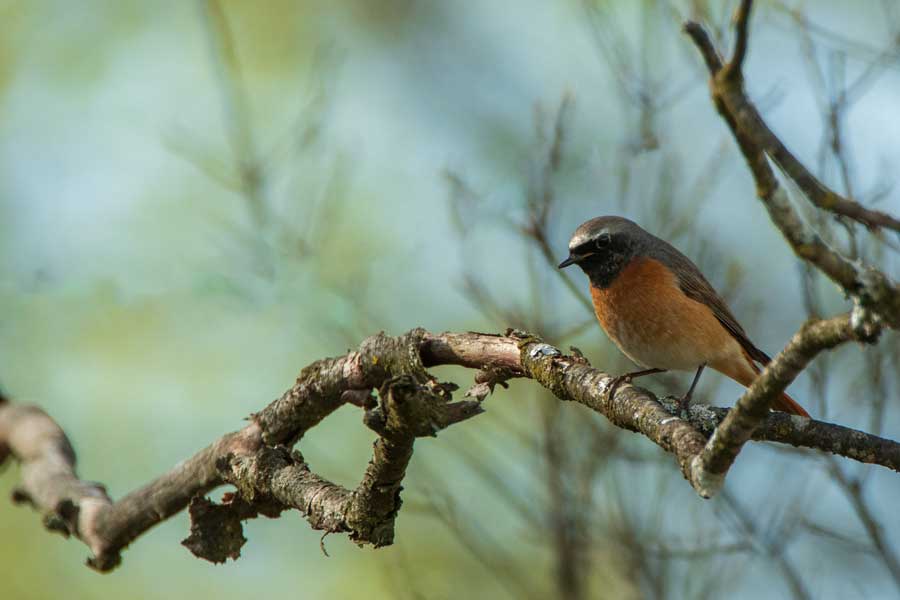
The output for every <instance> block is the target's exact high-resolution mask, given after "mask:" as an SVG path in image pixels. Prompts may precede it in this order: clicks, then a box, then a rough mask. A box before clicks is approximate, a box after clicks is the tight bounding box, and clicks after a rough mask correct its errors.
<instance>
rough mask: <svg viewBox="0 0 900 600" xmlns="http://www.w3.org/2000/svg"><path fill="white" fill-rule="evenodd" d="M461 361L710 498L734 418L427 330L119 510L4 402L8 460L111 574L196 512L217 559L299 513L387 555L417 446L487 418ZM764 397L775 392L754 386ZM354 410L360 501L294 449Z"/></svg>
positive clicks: (211, 450) (892, 455) (877, 460)
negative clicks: (655, 453) (165, 527)
mask: <svg viewBox="0 0 900 600" xmlns="http://www.w3.org/2000/svg"><path fill="white" fill-rule="evenodd" d="M447 364H449V365H460V366H463V367H467V368H471V369H476V370H477V373H476V380H477V382H476V384H475V386H474V387H473V389H472V390H471V392H472V393H471V394H470V395H473V396H475V397H483V396H484V395H485V394H486V393H487V392H488V391H489V389H490V388H492V387H493V385H494V384H495V383H500V382H502V381H504V380H505V379H508V378H511V377H522V378H530V379H533V380H535V381H536V382H537V383H539V384H540V385H542V386H543V387H545V388H547V389H548V390H550V391H552V392H553V393H554V394H555V395H556V396H557V397H559V398H560V399H562V400H567V401H573V402H577V403H579V404H582V405H584V406H586V407H588V408H590V409H592V410H594V411H596V412H598V413H600V414H603V415H604V416H606V417H607V418H608V419H609V420H610V421H611V422H612V423H614V424H615V425H617V426H619V427H622V428H625V429H629V430H631V431H635V432H637V433H640V434H642V435H644V436H645V437H647V438H648V439H650V440H651V441H652V442H654V443H655V444H657V445H658V446H660V447H661V448H662V449H663V450H665V451H667V452H669V453H671V454H673V456H674V457H675V459H676V462H677V464H678V465H679V467H680V469H681V471H682V473H683V474H684V476H685V477H686V478H687V479H688V480H689V481H690V482H691V484H692V485H694V487H695V488H698V489H699V486H698V483H697V481H696V479H695V477H694V474H693V472H692V468H691V467H692V464H693V461H694V460H695V458H696V457H697V456H699V455H700V454H701V453H702V452H703V451H704V447H705V444H706V442H707V438H708V437H709V435H710V432H711V431H712V430H713V429H715V427H716V426H717V425H718V423H719V422H720V421H723V420H727V419H728V418H729V417H728V413H727V411H725V409H703V410H701V409H700V408H694V409H692V410H691V413H690V415H685V418H684V419H683V418H681V417H679V416H676V415H674V414H673V411H674V410H677V409H675V408H674V407H673V406H671V405H667V404H661V403H660V401H658V400H657V398H656V397H655V396H653V395H652V394H651V393H649V392H647V391H646V390H643V389H641V388H637V387H634V386H632V385H631V384H624V385H620V386H617V387H616V388H615V390H612V389H611V387H612V386H611V384H612V378H611V377H610V376H609V375H608V374H606V373H604V372H602V371H599V370H597V369H594V368H592V367H590V366H589V365H588V364H587V362H586V361H585V360H584V358H582V357H580V356H566V355H564V354H562V353H561V352H560V351H559V350H558V349H557V348H554V347H553V346H550V345H548V344H546V343H544V342H543V341H541V340H540V339H539V338H536V337H534V336H531V335H527V334H524V333H521V332H508V333H507V335H489V334H480V333H443V334H431V333H428V332H426V331H424V330H422V329H415V330H412V331H410V332H409V333H407V334H405V335H401V336H398V337H390V336H386V335H384V334H380V335H377V336H373V337H371V338H368V339H367V340H365V341H364V342H363V343H362V344H361V345H360V347H359V349H358V350H356V351H354V352H350V353H348V354H346V355H344V356H341V357H337V358H328V359H323V360H319V361H316V362H314V363H312V364H311V365H309V366H308V367H306V368H305V369H303V371H302V372H301V374H300V376H299V378H298V379H297V382H296V383H295V385H294V386H292V387H291V388H290V389H289V390H288V391H287V392H285V393H284V394H283V395H282V396H281V397H280V398H278V399H277V400H275V401H274V402H272V403H271V404H270V405H269V406H267V407H266V408H265V409H263V410H262V411H260V412H259V413H256V414H255V415H252V417H251V423H250V424H249V425H248V426H247V427H245V428H244V429H242V430H241V431H238V432H235V433H230V434H227V435H225V436H223V437H222V438H220V439H219V440H217V441H216V442H214V443H213V444H211V445H210V446H208V447H207V448H205V449H203V450H201V451H200V452H198V453H197V454H196V455H194V456H193V457H191V458H190V459H188V460H186V461H184V462H183V463H181V464H179V465H178V466H177V467H175V468H174V469H173V470H171V471H169V472H168V473H165V474H164V475H162V476H160V477H158V478H157V479H156V480H154V481H152V482H151V483H149V484H148V485H146V486H144V487H142V488H140V489H138V490H135V491H133V492H131V493H130V494H128V495H126V496H125V497H123V498H122V499H120V500H118V501H116V502H113V501H112V500H111V499H110V498H109V497H108V496H107V494H106V492H105V491H104V489H103V487H102V486H101V485H99V484H96V483H90V482H86V481H82V480H80V479H79V478H78V476H77V475H76V471H75V453H74V451H73V450H72V446H71V444H70V443H69V440H68V438H67V437H66V435H65V433H64V432H63V431H62V429H61V428H60V427H59V426H58V425H56V423H55V422H54V421H53V420H52V419H51V418H50V417H49V416H48V415H47V414H45V413H44V412H43V411H41V410H40V409H38V408H35V407H28V406H20V405H16V404H11V403H5V402H3V401H0V460H3V459H4V458H6V457H7V456H12V457H14V458H15V459H17V460H19V461H20V462H21V463H22V486H21V489H20V490H19V491H18V492H17V493H16V494H15V497H16V499H18V500H27V501H29V502H30V503H31V504H32V505H33V506H34V507H35V508H36V509H37V510H39V511H40V512H42V513H43V514H44V516H45V523H46V525H47V527H48V528H50V529H51V530H53V531H58V532H61V533H63V534H65V535H74V536H76V537H77V538H78V539H80V540H82V541H83V542H84V543H85V544H86V545H87V546H88V548H89V549H90V551H91V553H92V555H93V556H92V557H91V559H90V560H89V561H88V563H89V565H91V566H92V567H94V568H96V569H98V570H100V571H108V570H110V569H112V568H114V567H115V566H116V565H117V564H118V563H119V560H120V553H121V551H122V550H123V549H124V548H125V547H126V546H127V545H128V544H129V543H130V542H132V541H133V540H135V539H136V538H137V537H138V536H140V535H141V534H143V533H144V532H145V531H147V530H148V529H150V528H151V527H152V526H153V525H155V524H157V523H159V522H160V521H162V520H165V519H167V518H169V517H170V516H172V515H174V514H175V513H177V512H179V511H181V510H183V509H184V508H186V507H188V506H189V505H190V514H191V520H192V526H191V535H190V536H189V537H188V538H187V539H186V540H185V542H184V544H185V545H186V546H187V547H188V548H190V549H191V551H192V552H194V553H195V554H196V555H198V556H201V557H203V558H206V559H208V560H213V561H224V560H225V559H227V558H229V557H230V558H237V557H238V556H239V555H240V549H241V547H242V545H243V544H244V542H245V541H246V540H245V539H244V536H243V530H242V525H241V523H242V521H244V520H246V519H250V518H254V517H257V516H259V515H263V516H267V517H276V516H278V515H279V514H281V512H283V511H284V510H288V509H293V510H297V511H299V512H300V513H301V514H302V515H303V516H304V517H305V518H306V519H307V521H308V522H309V523H310V525H311V526H312V527H313V528H314V529H317V530H320V531H323V532H325V533H326V534H327V533H346V534H348V535H349V536H350V538H351V539H353V540H354V541H356V542H357V543H359V544H369V545H372V546H375V547H378V546H384V545H387V544H390V543H392V541H393V537H394V523H395V520H396V517H397V514H398V511H399V510H400V506H401V500H400V490H401V483H402V481H403V478H404V476H405V473H406V468H407V465H408V464H409V461H410V459H411V457H412V454H413V445H414V442H415V439H416V438H419V437H427V436H433V435H434V434H435V433H436V432H438V431H440V430H441V429H443V428H445V427H448V426H449V425H452V424H454V423H457V422H460V421H463V420H466V419H468V418H471V417H472V416H475V415H477V414H479V413H480V412H481V411H482V408H481V403H480V402H479V401H476V400H463V401H456V402H454V401H453V400H452V392H453V391H454V389H455V386H452V385H450V384H444V383H440V382H438V381H437V380H436V379H435V378H433V377H432V376H431V375H430V374H429V373H428V371H427V370H426V369H427V367H431V366H436V365H447ZM764 377H765V376H764ZM763 385H769V384H763ZM485 386H487V388H488V389H485ZM373 389H377V390H378V392H379V393H378V401H377V402H375V399H374V398H372V397H371V396H370V395H369V392H370V391H371V390H373ZM766 389H768V388H766ZM750 393H761V392H753V390H752V388H751V391H750V392H748V394H750ZM344 403H350V404H355V405H358V406H361V407H362V410H363V421H364V423H365V424H366V425H367V426H368V427H369V428H370V429H372V430H373V431H375V432H376V433H377V434H378V439H377V440H376V442H375V444H374V448H373V456H372V460H371V461H370V463H369V466H368V468H367V469H366V471H365V473H364V474H363V477H362V479H361V481H360V483H359V485H358V486H357V487H356V488H355V489H353V490H348V489H346V488H344V487H341V486H339V485H336V484H334V483H332V482H329V481H327V480H326V479H324V478H322V477H321V476H319V475H317V474H316V473H315V472H313V471H312V470H311V468H310V466H309V465H308V464H307V463H306V462H305V460H304V459H303V456H302V455H301V454H300V453H299V452H296V451H292V450H291V449H290V447H291V446H292V445H293V444H294V443H295V442H296V441H297V440H299V439H300V438H301V437H302V436H303V434H304V433H305V432H306V431H307V430H308V429H310V428H312V427H314V426H315V425H317V424H318V423H319V422H321V421H322V419H324V418H325V417H327V416H328V415H329V414H331V413H332V412H333V411H334V410H336V409H337V408H338V407H339V406H341V405H343V404H344ZM667 407H668V408H667ZM704 410H705V412H704ZM733 412H736V411H733ZM753 436H754V438H755V439H760V440H768V441H776V442H782V443H787V444H792V445H795V446H801V447H808V448H815V449H819V450H822V451H825V452H830V453H833V454H837V455H841V456H846V457H848V458H852V459H854V460H858V461H861V462H867V463H873V464H879V465H882V466H885V467H887V468H889V469H892V470H894V471H898V470H900V444H897V443H896V442H893V441H891V440H887V439H883V438H879V437H877V436H874V435H870V434H867V433H864V432H861V431H856V430H853V429H849V428H845V427H840V426H837V425H832V424H829V423H824V422H819V421H814V420H809V419H802V418H799V417H789V416H787V415H782V414H777V413H771V414H767V415H764V419H763V420H762V423H761V424H760V426H759V427H757V428H755V429H754V431H753ZM224 484H231V485H233V486H234V487H235V489H236V491H235V492H233V493H227V494H225V497H224V498H223V500H222V502H221V503H219V504H216V503H213V502H211V501H209V500H207V499H205V498H204V495H205V494H207V493H208V492H210V491H211V490H212V489H214V488H216V487H218V486H221V485H224Z"/></svg>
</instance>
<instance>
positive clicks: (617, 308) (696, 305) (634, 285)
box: [591, 258, 743, 370]
mask: <svg viewBox="0 0 900 600" xmlns="http://www.w3.org/2000/svg"><path fill="white" fill-rule="evenodd" d="M591 296H592V298H593V300H594V311H595V312H596V314H597V320H599V321H600V325H601V326H603V329H604V330H605V331H606V333H607V335H609V337H610V339H612V341H613V342H614V343H615V344H616V346H618V347H619V349H620V350H621V351H622V352H623V353H624V354H625V355H626V356H628V358H630V359H631V360H633V361H634V362H636V363H637V364H639V365H641V366H644V367H650V368H659V369H680V370H690V369H695V368H697V367H698V366H700V365H701V364H703V363H708V364H713V363H721V362H722V361H724V360H730V359H732V358H733V357H738V358H739V359H741V360H742V361H743V358H742V351H741V348H740V345H739V344H738V343H737V341H736V340H735V339H734V338H733V337H732V336H731V334H729V333H728V332H727V331H726V330H725V328H724V327H723V326H722V324H721V323H719V321H718V319H716V317H715V316H714V315H713V313H712V310H711V309H710V308H709V307H708V306H706V305H705V304H702V303H700V302H697V301H695V300H692V299H690V298H688V297H687V296H686V295H685V294H684V292H682V291H681V288H680V287H679V286H678V280H677V278H676V277H675V275H674V274H672V272H671V271H669V269H668V268H667V267H665V266H664V265H663V264H662V263H660V262H659V261H657V260H654V259H650V258H636V259H634V260H632V261H631V262H630V263H629V264H628V265H627V266H626V267H625V268H624V269H623V270H622V272H621V273H619V275H618V277H616V279H615V280H613V282H612V284H611V285H610V286H609V287H607V288H605V289H600V288H595V287H593V286H591Z"/></svg>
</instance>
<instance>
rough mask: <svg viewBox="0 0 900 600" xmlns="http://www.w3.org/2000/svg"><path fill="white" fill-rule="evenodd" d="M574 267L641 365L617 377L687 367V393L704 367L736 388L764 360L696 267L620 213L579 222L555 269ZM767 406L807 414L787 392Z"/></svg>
mask: <svg viewBox="0 0 900 600" xmlns="http://www.w3.org/2000/svg"><path fill="white" fill-rule="evenodd" d="M569 265H578V266H579V267H581V270H582V271H584V272H585V274H586V275H587V276H588V278H589V279H590V287H591V297H592V298H593V301H594V312H595V313H596V315H597V320H598V321H600V325H601V326H602V327H603V329H604V331H606V334H607V335H608V336H609V338H610V339H611V340H612V341H613V342H614V343H615V344H616V346H618V347H619V350H621V351H622V353H623V354H625V356H627V357H628V358H630V359H631V360H632V361H634V362H635V363H637V364H638V365H640V366H641V367H643V368H644V370H643V371H635V372H633V373H627V374H625V375H623V376H621V377H619V378H617V380H620V381H621V380H626V381H630V380H631V379H633V378H635V377H640V376H642V375H649V374H652V373H661V372H664V371H668V370H670V369H671V370H683V371H687V370H694V369H696V374H695V375H694V381H693V383H691V387H690V389H689V390H688V392H687V394H685V396H684V398H683V399H682V403H683V405H685V406H686V405H687V403H688V402H690V397H691V394H692V393H693V391H694V387H695V386H696V385H697V381H698V380H699V379H700V374H701V373H702V372H703V369H704V367H706V366H709V367H711V368H713V369H715V370H716V371H718V372H720V373H722V374H724V375H727V376H728V377H730V378H731V379H734V380H735V381H737V382H738V383H740V384H741V385H743V386H749V385H750V384H751V383H752V382H753V380H754V379H755V378H756V376H757V375H758V374H759V372H760V368H759V367H758V366H757V364H756V363H759V364H761V365H766V364H767V363H768V362H769V361H770V360H771V358H769V356H768V355H767V354H766V353H765V352H763V351H762V350H760V349H759V348H757V347H756V346H755V345H754V344H753V342H751V341H750V339H749V338H748V337H747V334H746V333H745V332H744V328H743V327H741V325H740V323H738V322H737V319H735V318H734V315H732V314H731V311H730V310H728V307H727V306H726V305H725V302H724V301H723V300H722V298H721V297H720V296H719V295H718V294H717V293H716V291H715V290H714V289H713V287H712V286H711V285H710V284H709V282H708V281H707V280H706V278H705V277H703V274H702V273H701V272H700V269H698V268H697V266H696V265H695V264H694V263H692V262H691V261H690V259H689V258H687V257H686V256H685V255H684V254H682V253H681V252H679V251H678V250H676V249H675V248H674V247H673V246H672V245H671V244H669V243H668V242H666V241H664V240H661V239H659V238H658V237H656V236H654V235H652V234H650V233H648V232H646V231H644V230H643V229H641V228H640V227H639V226H638V225H637V223H634V222H632V221H629V220H628V219H625V218H622V217H614V216H609V217H597V218H596V219H591V220H590V221H587V222H585V223H582V224H581V225H580V226H579V227H578V229H576V230H575V233H574V234H573V235H572V239H571V240H570V241H569V257H568V258H566V260H564V261H562V262H561V263H560V264H559V268H560V269H562V268H565V267H568V266H569ZM772 408H773V409H775V410H780V411H783V412H786V413H790V414H794V415H802V416H804V417H808V416H809V414H808V413H807V412H806V411H805V410H803V407H802V406H800V405H799V404H797V403H796V402H795V401H794V400H793V399H792V398H791V397H790V396H788V395H787V394H782V395H781V396H780V397H779V398H776V399H775V400H774V401H773V403H772Z"/></svg>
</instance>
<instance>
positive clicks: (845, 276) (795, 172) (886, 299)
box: [684, 0, 900, 329]
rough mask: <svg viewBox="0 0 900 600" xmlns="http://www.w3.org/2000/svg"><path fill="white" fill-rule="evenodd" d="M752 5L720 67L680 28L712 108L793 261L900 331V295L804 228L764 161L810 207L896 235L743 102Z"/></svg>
mask: <svg viewBox="0 0 900 600" xmlns="http://www.w3.org/2000/svg"><path fill="white" fill-rule="evenodd" d="M751 5H752V2H750V1H748V0H743V1H742V3H741V6H740V8H739V10H738V14H737V17H738V19H737V22H736V29H737V35H738V43H737V44H736V49H735V56H734V57H732V59H731V60H730V61H729V62H728V63H727V65H725V66H722V61H721V60H720V59H719V58H718V54H717V52H716V50H715V47H714V45H713V43H712V41H711V40H710V38H709V35H708V34H707V33H706V31H705V30H704V29H703V27H702V26H701V25H699V24H697V23H694V22H690V21H689V22H687V23H685V24H684V31H685V33H687V34H688V36H689V37H690V38H691V40H692V41H693V42H694V44H695V45H696V46H697V48H698V50H699V51H700V54H701V56H702V57H703V59H704V61H705V62H706V66H707V69H708V70H709V72H710V83H709V86H710V92H711V95H712V99H713V103H714V104H715V106H716V109H717V110H718V112H719V113H720V115H721V116H722V118H723V119H724V120H725V122H726V123H727V124H728V126H729V128H730V129H731V131H732V134H733V135H734V137H735V140H736V141H737V143H738V146H739V147H740V149H741V153H742V154H743V155H744V158H745V159H746V161H747V165H748V166H749V167H750V170H751V172H752V173H753V178H754V179H755V181H756V190H757V196H759V198H760V200H761V201H762V202H763V204H764V205H765V207H766V209H767V210H768V212H769V216H770V217H771V219H772V221H773V222H774V223H775V225H776V226H777V227H778V229H779V230H780V231H781V233H782V235H783V236H784V237H785V239H787V241H788V243H789V244H790V245H791V248H792V249H793V250H794V252H795V253H796V254H797V256H799V257H800V258H802V259H804V260H806V261H809V262H810V263H812V264H814V265H816V266H817V267H818V268H819V269H820V270H821V271H822V272H823V273H825V274H826V275H827V276H828V277H829V278H830V279H832V280H833V281H835V282H836V283H837V284H838V285H840V286H841V287H842V288H843V289H844V290H845V291H846V292H847V293H848V294H849V295H850V296H852V297H853V298H855V299H856V300H857V301H858V302H859V303H860V305H861V306H863V307H864V308H867V309H871V310H873V311H874V312H875V313H877V315H878V316H879V317H880V318H881V319H883V320H884V321H885V322H886V323H887V324H889V325H890V326H891V327H893V328H895V329H896V328H900V290H898V288H897V286H896V285H894V283H893V282H891V281H890V279H889V278H888V277H887V276H886V275H885V274H883V273H881V272H880V271H878V270H876V269H874V268H871V267H866V266H863V265H859V264H857V263H854V262H852V261H850V260H848V259H846V258H844V257H843V256H841V255H840V254H839V253H838V252H836V251H835V250H833V249H832V248H830V247H829V246H828V245H827V244H826V243H825V242H824V241H823V240H822V239H821V238H820V237H819V236H818V235H817V234H816V233H815V232H814V231H812V230H811V229H810V228H809V227H807V226H806V225H805V224H804V223H803V221H802V220H801V219H800V216H799V215H798V214H797V213H796V211H794V209H793V207H792V206H791V204H790V201H789V199H788V197H787V193H786V192H785V191H784V189H783V188H782V187H781V186H779V184H778V180H777V179H776V177H775V174H774V173H773V172H772V169H771V167H770V166H769V163H768V160H767V156H768V157H771V158H772V160H774V161H775V162H776V163H777V164H778V166H779V167H780V168H781V169H782V171H783V172H784V173H785V174H786V175H787V176H788V177H790V178H791V179H792V180H793V181H794V182H795V183H796V184H797V185H798V187H799V188H800V190H801V191H802V192H803V194H804V195H805V196H806V197H807V198H808V199H809V201H810V202H812V203H813V204H814V205H815V206H817V207H819V208H821V209H823V210H828V211H830V212H832V213H834V214H838V215H842V216H846V217H849V218H851V219H854V220H856V221H858V222H860V223H862V224H864V225H866V226H867V227H869V228H870V229H877V228H879V227H888V228H891V229H895V230H897V231H900V220H897V219H895V218H894V217H892V216H890V215H888V214H886V213H881V212H878V211H872V210H869V209H866V208H865V207H863V206H862V205H860V204H858V203H856V202H853V201H851V200H848V199H846V198H844V197H842V196H841V195H840V194H837V193H836V192H834V191H833V190H831V189H829V188H828V187H827V186H825V184H823V183H822V182H821V181H819V180H818V179H817V178H816V177H815V176H814V175H812V174H811V173H810V172H809V171H808V170H807V169H806V168H805V167H804V166H803V165H802V163H800V161H799V160H797V158H796V157H795V156H794V155H793V154H791V152H790V151H789V150H788V149H787V148H786V147H785V145H784V144H783V143H782V142H781V140H780V139H779V138H778V137H777V136H776V135H775V134H774V133H773V132H772V130H771V129H770V128H769V126H768V125H767V124H766V122H765V121H764V120H763V118H762V116H761V115H760V114H759V111H758V110H757V109H756V106H755V105H754V104H753V103H752V102H751V101H750V99H749V98H748V97H747V94H746V91H745V90H744V85H743V75H742V74H741V73H740V66H741V64H742V61H743V58H744V54H745V53H746V44H747V37H748V35H749V34H748V30H749V25H748V23H747V21H748V19H749V16H750V12H751V7H752V6H751Z"/></svg>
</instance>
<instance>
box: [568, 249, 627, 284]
mask: <svg viewBox="0 0 900 600" xmlns="http://www.w3.org/2000/svg"><path fill="white" fill-rule="evenodd" d="M634 256H635V252H634V247H633V246H632V245H631V244H621V245H617V246H615V247H612V248H610V249H608V250H607V251H605V252H598V253H597V254H592V255H590V256H588V257H586V258H585V259H584V260H582V261H581V262H580V263H579V265H578V266H580V267H581V270H582V271H584V273H585V275H587V276H588V279H590V280H591V285H592V286H594V287H597V288H600V289H606V288H608V287H609V286H610V285H612V283H613V281H615V280H616V277H618V276H619V273H621V272H622V269H624V268H625V267H626V266H627V265H628V263H629V262H631V259H632V258H633V257H634Z"/></svg>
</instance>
